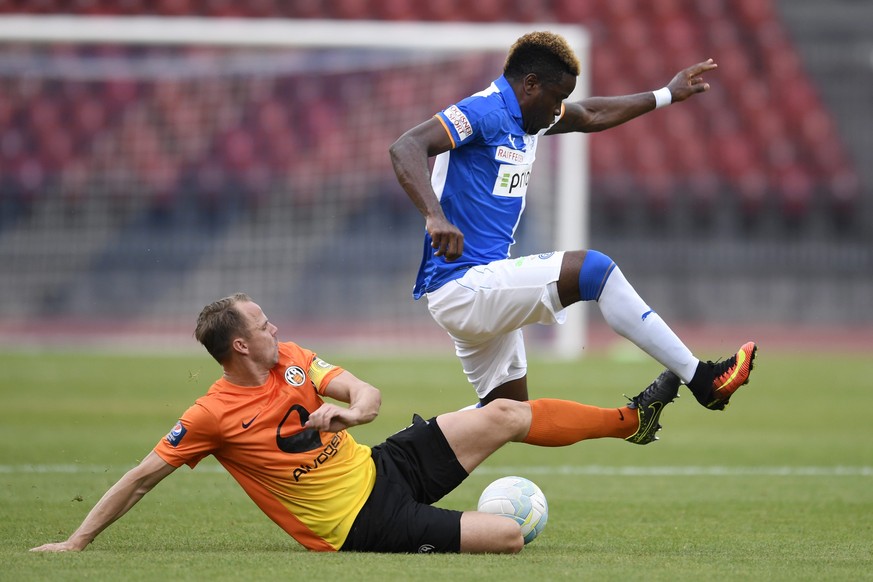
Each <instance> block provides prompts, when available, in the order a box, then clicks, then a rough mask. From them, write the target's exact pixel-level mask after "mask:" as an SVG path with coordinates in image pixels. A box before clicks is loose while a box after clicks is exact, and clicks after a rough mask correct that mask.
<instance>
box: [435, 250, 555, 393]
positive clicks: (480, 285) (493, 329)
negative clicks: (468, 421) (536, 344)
mask: <svg viewBox="0 0 873 582" xmlns="http://www.w3.org/2000/svg"><path fill="white" fill-rule="evenodd" d="M563 258H564V253H563V252H555V253H546V254H541V255H530V256H527V257H520V258H516V259H505V260H502V261H494V262H493V263H489V264H487V265H482V266H478V267H473V268H471V269H469V270H468V271H467V272H466V273H465V274H464V276H463V277H461V278H460V279H455V280H454V281H449V282H448V283H446V284H445V285H443V286H442V287H440V288H439V289H437V290H436V291H433V292H432V293H428V294H427V306H428V309H429V310H430V313H431V315H432V316H433V318H434V320H436V322H437V323H438V324H439V325H440V326H441V327H442V328H443V329H445V330H446V331H447V332H448V334H449V336H450V337H451V338H452V340H454V342H455V353H456V354H457V356H458V358H460V360H461V364H462V365H463V367H464V373H465V374H466V375H467V379H468V380H469V381H470V383H471V384H473V387H474V388H475V389H476V394H478V395H479V398H483V397H485V395H487V394H488V393H489V392H491V390H493V389H494V388H496V387H497V386H500V385H501V384H504V383H506V382H509V381H510V380H517V379H518V378H521V377H523V376H524V375H525V374H526V373H527V357H526V355H525V350H524V338H523V336H522V331H521V328H522V327H524V326H526V325H529V324H532V323H542V324H554V323H564V320H565V319H566V317H567V316H566V314H565V313H564V311H563V310H564V308H563V307H562V306H561V302H560V300H559V299H558V284H557V281H558V276H559V275H560V273H561V261H562V260H563Z"/></svg>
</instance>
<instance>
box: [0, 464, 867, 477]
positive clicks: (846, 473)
mask: <svg viewBox="0 0 873 582" xmlns="http://www.w3.org/2000/svg"><path fill="white" fill-rule="evenodd" d="M129 468H130V467H121V466H101V465H80V464H60V465H0V474H3V475H25V474H98V473H104V474H105V473H111V474H121V473H124V472H125V471H127V469H129ZM197 472H198V473H223V472H224V469H223V468H222V467H220V466H218V465H203V466H201V467H198V468H197ZM474 473H475V474H477V475H554V476H562V475H585V476H595V477H596V476H605V477H610V476H663V477H687V476H717V477H757V476H762V477H873V467H866V466H860V467H847V466H835V467H793V466H781V467H778V466H769V467H729V466H651V467H640V466H626V467H611V466H605V465H556V466H522V465H519V466H493V467H492V466H488V465H486V466H482V467H479V468H478V469H476V470H475V472H474Z"/></svg>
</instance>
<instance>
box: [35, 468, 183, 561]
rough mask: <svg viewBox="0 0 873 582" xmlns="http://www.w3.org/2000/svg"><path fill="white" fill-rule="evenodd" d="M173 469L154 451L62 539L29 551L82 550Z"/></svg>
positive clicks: (125, 475) (126, 474)
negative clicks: (64, 539) (65, 538)
mask: <svg viewBox="0 0 873 582" xmlns="http://www.w3.org/2000/svg"><path fill="white" fill-rule="evenodd" d="M175 470H176V467H174V466H172V465H170V464H168V463H167V462H166V461H164V460H163V459H162V458H161V457H159V456H158V455H157V453H155V452H154V451H152V452H151V453H149V454H148V456H147V457H146V458H145V459H143V460H142V462H141V463H140V464H139V465H137V466H136V467H134V468H133V469H131V470H130V471H128V472H127V473H125V474H124V476H123V477H122V478H121V479H119V480H118V482H117V483H116V484H115V485H113V486H112V487H111V488H110V489H109V491H107V492H106V493H105V494H104V495H103V497H102V498H101V499H100V501H98V502H97V505H95V506H94V508H93V509H92V510H91V511H90V512H89V513H88V515H87V516H86V517H85V520H84V521H83V522H82V525H80V526H79V528H78V529H77V530H76V531H75V532H73V534H72V535H71V536H70V537H69V538H68V539H67V540H66V541H63V542H57V543H50V544H44V545H41V546H38V547H36V548H31V550H30V551H31V552H78V551H81V550H84V549H85V547H86V546H87V545H88V544H90V543H91V542H92V541H93V540H94V538H96V537H97V535H98V534H99V533H100V532H102V531H103V530H104V529H106V528H107V527H109V525H110V524H111V523H112V522H114V521H115V520H116V519H118V518H119V517H121V516H122V515H124V514H125V513H127V511H128V510H129V509H130V508H131V507H133V506H134V505H135V504H136V502H137V501H139V500H140V499H142V497H143V496H144V495H145V494H146V493H148V492H149V491H151V490H152V488H153V487H154V486H155V485H157V484H158V483H160V481H161V480H162V479H163V478H164V477H166V476H167V475H169V474H170V473H172V472H173V471H175Z"/></svg>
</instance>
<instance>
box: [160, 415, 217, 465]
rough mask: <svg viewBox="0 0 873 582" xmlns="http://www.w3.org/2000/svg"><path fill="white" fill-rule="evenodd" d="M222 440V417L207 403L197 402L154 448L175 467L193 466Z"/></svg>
mask: <svg viewBox="0 0 873 582" xmlns="http://www.w3.org/2000/svg"><path fill="white" fill-rule="evenodd" d="M220 442H221V437H220V432H219V426H218V419H217V418H216V417H215V416H214V415H213V414H212V413H210V412H209V410H207V409H206V407H205V406H203V405H202V404H199V403H195V404H194V405H193V406H191V408H189V409H188V410H186V411H185V414H183V415H182V418H180V419H179V421H178V422H177V423H176V425H175V426H174V427H173V429H172V430H171V431H170V432H169V433H167V436H165V437H164V438H162V439H161V440H160V442H158V444H157V445H156V446H155V449H154V451H155V452H156V453H157V454H158V456H159V457H161V458H162V459H163V460H164V461H166V462H167V463H169V464H170V465H173V466H174V467H181V466H182V465H188V466H189V467H191V468H192V469H193V468H194V467H195V466H196V465H197V463H199V462H200V461H201V460H202V459H203V458H204V457H206V456H207V455H209V454H211V453H212V452H213V451H215V450H216V449H217V448H218V446H219V444H220Z"/></svg>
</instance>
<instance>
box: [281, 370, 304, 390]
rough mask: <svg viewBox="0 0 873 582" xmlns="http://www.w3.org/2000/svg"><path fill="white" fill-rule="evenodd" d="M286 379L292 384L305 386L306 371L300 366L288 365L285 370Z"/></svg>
mask: <svg viewBox="0 0 873 582" xmlns="http://www.w3.org/2000/svg"><path fill="white" fill-rule="evenodd" d="M285 381H286V382H288V383H289V384H291V385H292V386H303V383H304V382H306V372H304V371H303V368H301V367H300V366H288V368H287V369H286V370H285Z"/></svg>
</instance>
